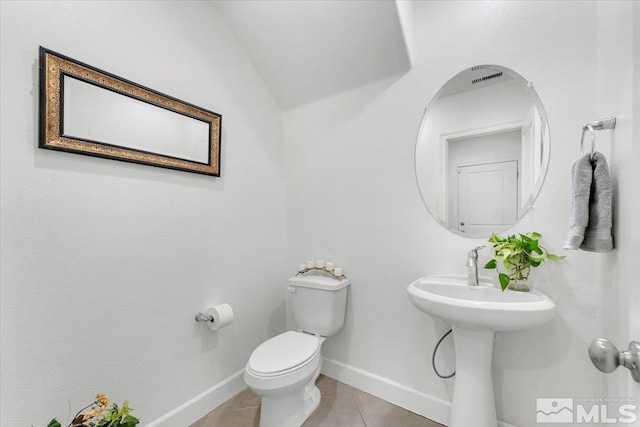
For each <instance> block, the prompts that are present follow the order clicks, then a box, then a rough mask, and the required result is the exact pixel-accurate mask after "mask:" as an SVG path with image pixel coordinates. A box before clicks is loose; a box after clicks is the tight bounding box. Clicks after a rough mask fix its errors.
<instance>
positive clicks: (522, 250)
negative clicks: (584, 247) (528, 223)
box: [484, 231, 565, 292]
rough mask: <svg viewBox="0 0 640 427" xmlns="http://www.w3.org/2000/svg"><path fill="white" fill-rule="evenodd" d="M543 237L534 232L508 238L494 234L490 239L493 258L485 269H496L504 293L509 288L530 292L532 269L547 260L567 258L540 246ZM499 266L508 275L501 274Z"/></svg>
mask: <svg viewBox="0 0 640 427" xmlns="http://www.w3.org/2000/svg"><path fill="white" fill-rule="evenodd" d="M541 237H542V235H541V234H540V233H536V232H535V231H534V232H532V233H527V234H518V235H511V236H507V237H503V236H498V235H496V234H493V235H492V236H491V237H490V238H489V243H491V244H492V245H493V248H492V258H491V259H490V260H489V262H487V263H486V264H485V266H484V268H487V269H490V270H493V269H495V270H496V271H497V272H498V280H499V281H500V287H502V291H503V292H504V290H505V289H507V287H509V289H512V290H521V291H528V290H529V288H528V286H527V280H528V279H529V273H530V272H531V268H532V267H538V266H539V265H540V264H542V263H543V262H544V261H545V260H547V259H550V260H554V261H558V260H561V259H564V258H565V257H564V256H559V255H554V254H552V253H549V251H548V250H546V249H545V248H544V247H542V246H540V243H539V239H540V238H541ZM499 266H503V267H504V269H505V270H506V273H501V272H500V268H499ZM511 282H513V284H512V285H510V283H511Z"/></svg>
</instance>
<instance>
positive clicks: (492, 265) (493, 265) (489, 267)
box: [484, 259, 498, 270]
mask: <svg viewBox="0 0 640 427" xmlns="http://www.w3.org/2000/svg"><path fill="white" fill-rule="evenodd" d="M484 268H486V269H487V270H493V269H494V268H498V263H497V262H496V260H495V259H490V260H489V262H488V263H486V264H485V265H484Z"/></svg>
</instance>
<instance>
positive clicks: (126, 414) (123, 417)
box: [47, 395, 140, 427]
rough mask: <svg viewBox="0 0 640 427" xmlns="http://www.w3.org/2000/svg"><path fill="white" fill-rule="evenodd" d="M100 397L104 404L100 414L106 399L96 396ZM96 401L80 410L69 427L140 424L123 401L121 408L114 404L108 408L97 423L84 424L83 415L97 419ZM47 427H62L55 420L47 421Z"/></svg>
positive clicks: (117, 426) (121, 426) (115, 426)
mask: <svg viewBox="0 0 640 427" xmlns="http://www.w3.org/2000/svg"><path fill="white" fill-rule="evenodd" d="M100 396H102V397H104V402H103V403H102V405H104V406H102V407H101V408H99V409H98V411H99V412H102V409H104V408H105V407H106V406H107V404H108V401H107V399H106V398H107V397H106V396H104V395H98V398H100ZM97 403H98V400H96V402H94V403H92V404H91V405H89V406H86V407H84V408H83V409H81V410H80V411H79V412H78V414H76V416H75V418H74V420H73V421H72V422H71V424H70V426H77V427H136V426H137V425H138V423H139V422H140V420H139V419H137V418H136V417H134V416H133V415H131V414H130V413H131V411H132V410H133V409H132V408H130V407H129V402H127V401H126V400H125V401H124V403H123V404H122V407H121V408H119V407H118V405H116V404H115V403H114V404H112V405H111V407H110V408H108V409H107V410H106V411H105V413H104V415H102V418H100V419H99V420H97V422H93V421H92V422H84V421H83V419H84V415H85V414H88V415H93V416H91V418H93V417H98V416H99V415H98V414H99V412H98V413H96V412H97V411H96V410H94V409H95V408H96V406H95V405H97ZM90 408H91V411H87V410H88V409H90ZM47 427H62V424H60V422H59V421H58V420H56V419H55V418H54V419H52V420H51V421H49V424H48V425H47Z"/></svg>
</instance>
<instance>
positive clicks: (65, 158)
mask: <svg viewBox="0 0 640 427" xmlns="http://www.w3.org/2000/svg"><path fill="white" fill-rule="evenodd" d="M1 4H2V6H1V8H2V9H1V23H0V28H1V31H2V32H1V37H0V40H1V46H0V47H1V49H0V50H1V52H2V80H1V85H0V86H1V95H0V98H1V102H2V104H1V107H2V122H1V141H2V142H1V146H0V149H1V155H0V157H1V171H2V172H1V173H2V174H1V185H2V210H1V226H2V228H1V237H2V240H1V243H2V253H1V257H2V276H1V281H2V288H1V296H0V301H1V309H0V313H1V325H2V330H1V339H2V345H1V357H0V359H1V378H2V379H1V387H2V406H1V408H0V412H1V417H2V419H1V424H2V426H3V427H4V426H7V427H9V426H18V425H46V423H47V422H48V421H49V420H50V419H51V418H52V417H54V416H57V417H59V419H60V420H65V419H66V420H68V418H69V417H70V416H72V415H73V413H75V410H77V409H79V408H80V407H82V406H84V405H85V404H87V403H89V402H90V401H91V400H92V399H93V398H94V397H95V394H96V393H106V394H108V395H109V397H110V398H111V399H113V400H114V401H116V402H118V403H121V402H122V401H123V400H125V399H128V400H129V401H130V403H131V405H132V407H133V408H135V412H134V414H135V415H137V416H138V417H139V418H140V419H141V420H142V424H141V425H148V424H149V423H151V422H152V421H153V420H155V419H157V418H158V417H161V416H162V415H163V414H165V413H167V412H169V411H171V410H172V409H174V408H176V407H178V406H179V405H182V404H184V403H185V402H187V401H189V400H190V399H192V398H194V397H196V396H197V395H199V394H200V393H203V392H205V391H206V390H209V389H210V388H211V387H213V386H214V385H216V384H218V383H219V382H221V381H223V380H225V379H227V378H229V377H230V376H231V375H232V374H234V373H236V372H238V371H240V370H241V369H243V367H244V364H245V363H246V360H247V359H248V357H249V355H250V352H251V351H252V350H253V349H254V348H255V347H256V346H257V345H258V344H259V343H260V342H262V341H264V340H265V339H266V338H267V337H269V336H273V335H275V334H277V333H279V332H281V331H282V330H284V309H283V308H282V289H283V286H284V285H285V284H286V283H283V282H282V279H283V277H286V273H285V271H286V270H284V265H285V263H284V260H285V258H284V256H285V254H284V243H285V242H284V231H285V230H284V174H283V153H282V121H281V114H280V112H279V109H278V107H277V105H276V103H275V101H274V100H273V98H272V96H271V95H270V93H269V92H268V91H267V90H266V88H265V87H264V85H263V83H262V81H261V78H260V77H259V76H258V74H257V73H256V72H255V71H254V69H253V67H252V65H251V63H250V61H249V60H248V59H247V58H246V56H245V54H244V53H243V51H242V49H241V48H240V47H239V46H238V44H237V42H236V40H235V38H234V37H233V36H232V35H231V32H230V30H229V29H228V27H227V25H226V23H225V22H224V21H223V20H222V18H221V17H220V16H219V15H218V13H217V12H216V11H215V10H214V9H213V8H211V7H210V6H208V5H206V4H204V3H201V2H169V1H162V2H144V1H143V2H135V1H134V2H131V1H129V2H77V1H69V2H26V1H23V2H8V1H3V2H2V3H1ZM39 45H43V46H45V47H47V48H50V49H52V50H55V51H58V52H60V53H63V54H66V55H68V56H70V57H72V58H75V59H78V60H81V61H83V62H86V63H88V64H91V65H93V66H96V67H98V68H101V69H103V70H106V71H109V72H111V73H114V74H117V75H120V76H122V77H125V78H128V79H130V80H133V81H135V82H138V83H140V84H143V85H145V86H148V87H151V88H153V89H156V90H158V91H161V92H163V93H166V94H169V95H172V96H175V97H177V98H179V99H183V100H185V101H188V102H191V103H193V104H196V105H199V106H201V107H203V108H207V109H210V110H212V111H215V112H218V113H220V114H222V116H223V119H222V125H223V134H222V177H221V178H219V179H216V178H212V177H207V176H201V175H196V174H189V173H186V172H179V171H171V170H167V169H160V168H153V167H149V166H143V165H134V164H129V163H122V162H116V161H111V160H105V159H98V158H92V157H87V156H80V155H75V154H68V153H61V152H53V151H47V150H41V149H38V148H36V147H37V129H38V126H37V123H38V118H37V106H38V102H37V100H38V90H39V89H38V62H37V55H38V46H39ZM219 302H228V303H230V304H231V305H232V306H233V308H234V310H235V321H234V323H233V324H232V325H230V326H229V327H227V328H225V329H222V330H220V331H219V332H218V333H213V332H211V331H209V330H208V329H206V328H205V329H202V325H197V324H196V322H195V321H194V320H193V316H194V315H195V314H196V313H197V312H198V311H200V310H203V309H205V308H206V307H207V306H208V305H211V304H214V303H219ZM238 378H239V377H238ZM239 381H241V379H239ZM69 406H71V408H72V410H73V413H70V411H71V410H70V409H69ZM210 409H212V408H207V410H210ZM200 415H202V414H200ZM67 422H68V421H67ZM187 424H188V422H179V423H174V424H173V425H180V427H183V426H184V425H187ZM65 425H66V424H65ZM165 425H171V423H168V424H165Z"/></svg>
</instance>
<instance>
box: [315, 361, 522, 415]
mask: <svg viewBox="0 0 640 427" xmlns="http://www.w3.org/2000/svg"><path fill="white" fill-rule="evenodd" d="M322 373H323V374H324V375H326V376H328V377H331V378H333V379H336V380H338V381H340V382H343V383H345V384H348V385H350V386H353V387H355V388H357V389H360V390H362V391H366V392H367V393H369V394H372V395H374V396H376V397H379V398H380V399H384V400H386V401H387V402H391V403H393V404H394V405H397V406H400V407H401V408H404V409H406V410H408V411H411V412H414V413H416V414H418V415H422V416H423V417H426V418H429V419H430V420H433V421H435V422H438V423H440V424H443V425H445V426H447V425H449V412H450V411H451V402H448V401H446V400H442V399H439V398H437V397H434V396H430V395H428V394H426V393H423V392H421V391H418V390H414V389H412V388H409V387H407V386H405V385H402V384H400V383H397V382H395V381H392V380H390V379H388V378H384V377H381V376H379V375H376V374H372V373H371V372H367V371H364V370H362V369H359V368H356V367H353V366H349V365H345V364H344V363H341V362H338V361H336V360H332V359H327V358H324V361H323V364H322ZM498 427H516V426H514V425H512V424H508V423H505V422H503V421H498Z"/></svg>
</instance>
